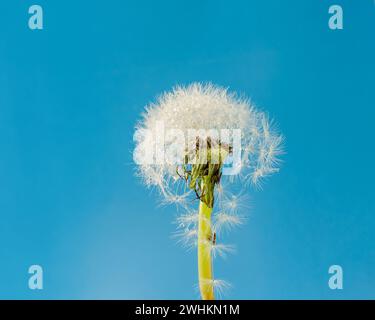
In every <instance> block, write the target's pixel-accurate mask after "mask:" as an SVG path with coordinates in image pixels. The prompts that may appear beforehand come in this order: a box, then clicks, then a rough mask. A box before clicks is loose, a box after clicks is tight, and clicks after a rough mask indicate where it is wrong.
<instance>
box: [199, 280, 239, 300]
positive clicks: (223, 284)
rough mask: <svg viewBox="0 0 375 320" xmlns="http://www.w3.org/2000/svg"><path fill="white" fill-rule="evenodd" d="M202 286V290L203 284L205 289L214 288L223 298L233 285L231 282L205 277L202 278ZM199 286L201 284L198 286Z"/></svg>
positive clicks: (217, 294)
mask: <svg viewBox="0 0 375 320" xmlns="http://www.w3.org/2000/svg"><path fill="white" fill-rule="evenodd" d="M200 283H201V285H200V287H201V290H202V286H203V287H204V289H203V290H206V291H210V290H213V291H214V292H215V294H216V296H218V297H219V298H222V297H223V296H224V295H225V294H226V292H227V291H229V290H230V289H231V288H232V286H231V284H230V283H229V282H227V281H225V280H220V279H204V278H200ZM198 288H199V286H198Z"/></svg>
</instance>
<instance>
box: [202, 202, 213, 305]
mask: <svg viewBox="0 0 375 320" xmlns="http://www.w3.org/2000/svg"><path fill="white" fill-rule="evenodd" d="M211 213H212V208H210V207H208V206H207V204H206V203H204V202H203V201H200V203H199V220H198V276H199V289H200V292H201V296H202V299H203V300H214V299H215V297H214V288H213V274H212V273H213V272H212V258H211V242H212V230H211Z"/></svg>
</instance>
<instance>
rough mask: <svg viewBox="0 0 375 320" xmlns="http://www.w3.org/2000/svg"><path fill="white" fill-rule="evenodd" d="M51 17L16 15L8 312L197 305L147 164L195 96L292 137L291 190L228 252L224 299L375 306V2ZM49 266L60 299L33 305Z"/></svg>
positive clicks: (268, 193)
mask: <svg viewBox="0 0 375 320" xmlns="http://www.w3.org/2000/svg"><path fill="white" fill-rule="evenodd" d="M37 3H38V4H40V5H42V6H43V9H44V30H42V31H32V30H30V29H29V28H28V24H27V23H28V18H29V14H28V8H29V6H30V5H32V4H34V2H32V1H10V0H8V1H3V2H2V4H1V10H0V12H1V14H0V15H1V19H0V24H1V28H0V219H1V220H0V274H1V278H0V298H17V299H26V298H27V299H45V298H55V299H61V298H71V299H88V298H104V299H123V298H124V299H133V298H134V299H135V298H146V299H151V298H155V299H195V298H198V292H196V291H195V289H194V284H195V283H196V282H197V279H196V277H197V275H196V257H195V253H194V251H193V252H188V253H187V252H185V250H184V249H182V248H181V247H180V246H179V245H178V244H176V242H175V241H174V240H172V239H171V237H170V235H171V233H172V232H173V231H174V230H175V225H173V224H172V223H171V222H172V220H173V218H174V217H175V215H176V210H175V207H174V206H170V207H158V206H157V204H158V197H157V195H156V194H155V193H152V192H151V193H150V192H149V191H148V190H146V189H145V187H144V186H143V185H142V184H141V183H140V181H139V180H138V179H137V178H135V177H134V168H135V166H134V164H133V161H132V150H133V142H132V137H133V128H134V124H135V123H136V121H137V120H138V119H139V116H140V113H141V111H142V109H143V107H144V105H146V104H147V103H148V102H149V101H152V100H153V99H154V97H155V96H156V95H157V94H158V93H160V92H162V91H164V90H169V89H170V88H171V87H172V86H174V85H176V84H188V83H190V82H193V81H212V82H213V83H216V84H219V85H223V86H228V87H230V89H231V90H234V91H238V92H240V93H244V94H246V95H247V96H250V97H251V98H252V99H253V101H254V102H255V103H256V104H257V105H258V106H260V107H261V108H263V109H264V110H267V111H268V112H269V114H270V115H271V116H272V117H273V118H275V120H276V122H277V123H278V126H279V128H280V129H281V131H282V133H283V134H284V135H285V136H286V151H287V154H286V155H285V156H284V157H283V160H284V163H283V166H282V170H281V172H280V173H279V174H277V175H275V176H273V177H272V178H271V179H269V180H268V181H267V182H266V183H265V184H264V187H263V190H262V191H259V190H253V189H249V195H250V199H251V211H250V212H246V213H248V214H250V219H249V221H248V222H247V224H246V225H245V226H243V227H241V228H240V229H238V230H236V231H234V232H233V233H231V234H230V235H228V236H227V237H226V238H225V239H224V240H225V241H226V242H228V243H234V244H236V245H237V248H238V249H237V254H236V255H234V256H231V257H230V258H228V259H227V260H223V261H217V267H216V273H217V274H218V276H219V278H223V279H225V280H227V281H229V282H231V283H232V285H233V288H232V289H231V290H230V291H229V292H228V293H227V295H226V296H225V297H227V298H233V299H237V298H240V299H253V298H254V299H259V298H280V299H286V298H296V299H306V298H312V299H316V298H323V299H342V298H366V299H367V298H375V249H374V242H375V215H374V210H375V200H374V181H375V180H374V179H375V170H374V161H375V159H374V158H375V157H374V155H375V153H374V142H373V138H374V130H373V126H374V123H373V119H374V116H375V113H374V107H375V98H374V89H375V88H374V86H375V81H374V74H375V67H374V65H375V64H374V56H375V44H374V31H375V28H374V27H375V4H374V2H373V1H372V0H360V1H349V0H347V1H346V0H338V1H316V0H314V1H313V0H305V1H297V0H296V1H281V0H280V1H276V0H274V1H271V0H267V1H235V0H232V1H220V0H214V1H213V0H212V1H211V0H210V1H208V0H207V1H198V0H190V1H175V0H174V1H158V2H157V1H151V0H149V1H145V0H137V1H114V0H111V1H109V0H107V1H72V0H69V1H67V0H64V1H38V2H37ZM332 4H340V5H342V7H343V9H344V30H341V31H332V30H330V29H329V28H328V19H329V14H328V7H329V6H330V5H332ZM32 264H40V265H41V266H42V267H43V269H44V290H41V291H38V290H35V291H32V290H30V289H28V278H29V275H28V273H27V270H28V267H29V266H30V265H32ZM333 264H339V265H341V266H342V267H343V270H344V289H343V290H330V289H329V287H328V284H327V282H328V279H329V274H328V268H329V266H330V265H333Z"/></svg>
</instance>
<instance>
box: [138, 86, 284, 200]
mask: <svg viewBox="0 0 375 320" xmlns="http://www.w3.org/2000/svg"><path fill="white" fill-rule="evenodd" d="M161 123H162V124H163V130H164V132H161V129H160V124H161ZM191 129H195V130H206V132H208V133H209V130H217V131H218V132H220V130H222V129H226V130H229V131H230V132H232V131H233V130H235V129H239V130H240V131H241V165H242V166H241V170H240V171H239V172H238V173H237V175H238V176H240V177H242V179H243V180H245V182H251V183H254V184H258V183H259V182H260V180H261V178H263V177H266V176H268V175H270V174H272V173H274V172H276V171H277V167H278V164H279V160H278V156H279V155H280V154H281V153H282V142H283V138H282V136H281V135H279V134H277V132H276V131H275V130H274V126H273V124H272V122H271V121H269V119H268V117H267V115H266V114H265V113H263V112H261V111H259V110H257V109H256V108H255V107H254V106H253V105H252V104H251V103H250V101H249V100H247V99H244V98H240V97H238V96H237V95H236V94H235V93H230V92H229V91H228V90H227V89H226V88H222V87H218V86H214V85H212V84H200V83H193V84H191V85H189V86H186V87H183V86H178V87H175V88H174V89H173V90H172V91H171V92H166V93H163V94H162V95H160V96H159V98H158V99H157V101H156V102H154V103H151V104H150V105H148V106H147V107H146V111H145V112H144V114H143V118H142V120H141V121H140V122H139V123H138V124H137V126H136V132H135V134H134V141H135V145H136V147H135V150H134V159H135V161H136V162H137V164H138V171H137V173H138V175H139V176H140V177H141V178H142V179H143V181H144V183H145V184H146V185H147V186H153V185H154V186H157V187H158V188H159V189H160V190H161V193H162V194H163V195H164V196H165V197H166V198H168V197H170V193H168V192H166V191H168V190H170V189H173V188H175V186H174V182H175V181H176V179H178V178H179V176H178V173H177V172H176V163H183V161H184V157H185V155H186V150H187V148H189V147H190V146H189V143H188V142H189V141H188V140H189V139H188V137H189V130H191ZM170 130H175V131H179V132H180V133H182V134H183V135H184V137H186V139H183V140H181V141H180V140H176V139H172V138H171V139H168V135H166V132H169V131H170ZM163 135H164V136H163ZM160 136H163V137H164V138H163V139H164V143H163V144H158V143H155V141H156V140H157V139H158V138H160ZM166 150H174V155H175V156H176V157H177V158H178V159H177V160H176V159H174V160H176V161H175V162H173V164H171V163H170V162H168V161H166V159H163V161H158V159H159V158H158V155H160V154H161V153H162V152H165V151H166ZM150 152H151V153H152V156H151V158H152V161H149V162H147V161H143V160H144V158H145V155H147V154H150ZM159 160H160V159H159ZM242 182H244V181H242Z"/></svg>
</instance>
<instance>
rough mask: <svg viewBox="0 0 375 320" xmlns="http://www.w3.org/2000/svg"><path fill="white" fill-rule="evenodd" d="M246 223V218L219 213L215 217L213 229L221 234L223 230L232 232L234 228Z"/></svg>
mask: <svg viewBox="0 0 375 320" xmlns="http://www.w3.org/2000/svg"><path fill="white" fill-rule="evenodd" d="M244 222H245V217H244V216H241V215H238V214H228V213H225V212H219V213H217V214H216V215H215V217H214V224H213V229H214V230H215V232H217V233H221V232H222V231H223V230H228V231H230V230H232V229H233V228H234V227H237V226H240V225H242V224H243V223H244Z"/></svg>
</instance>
